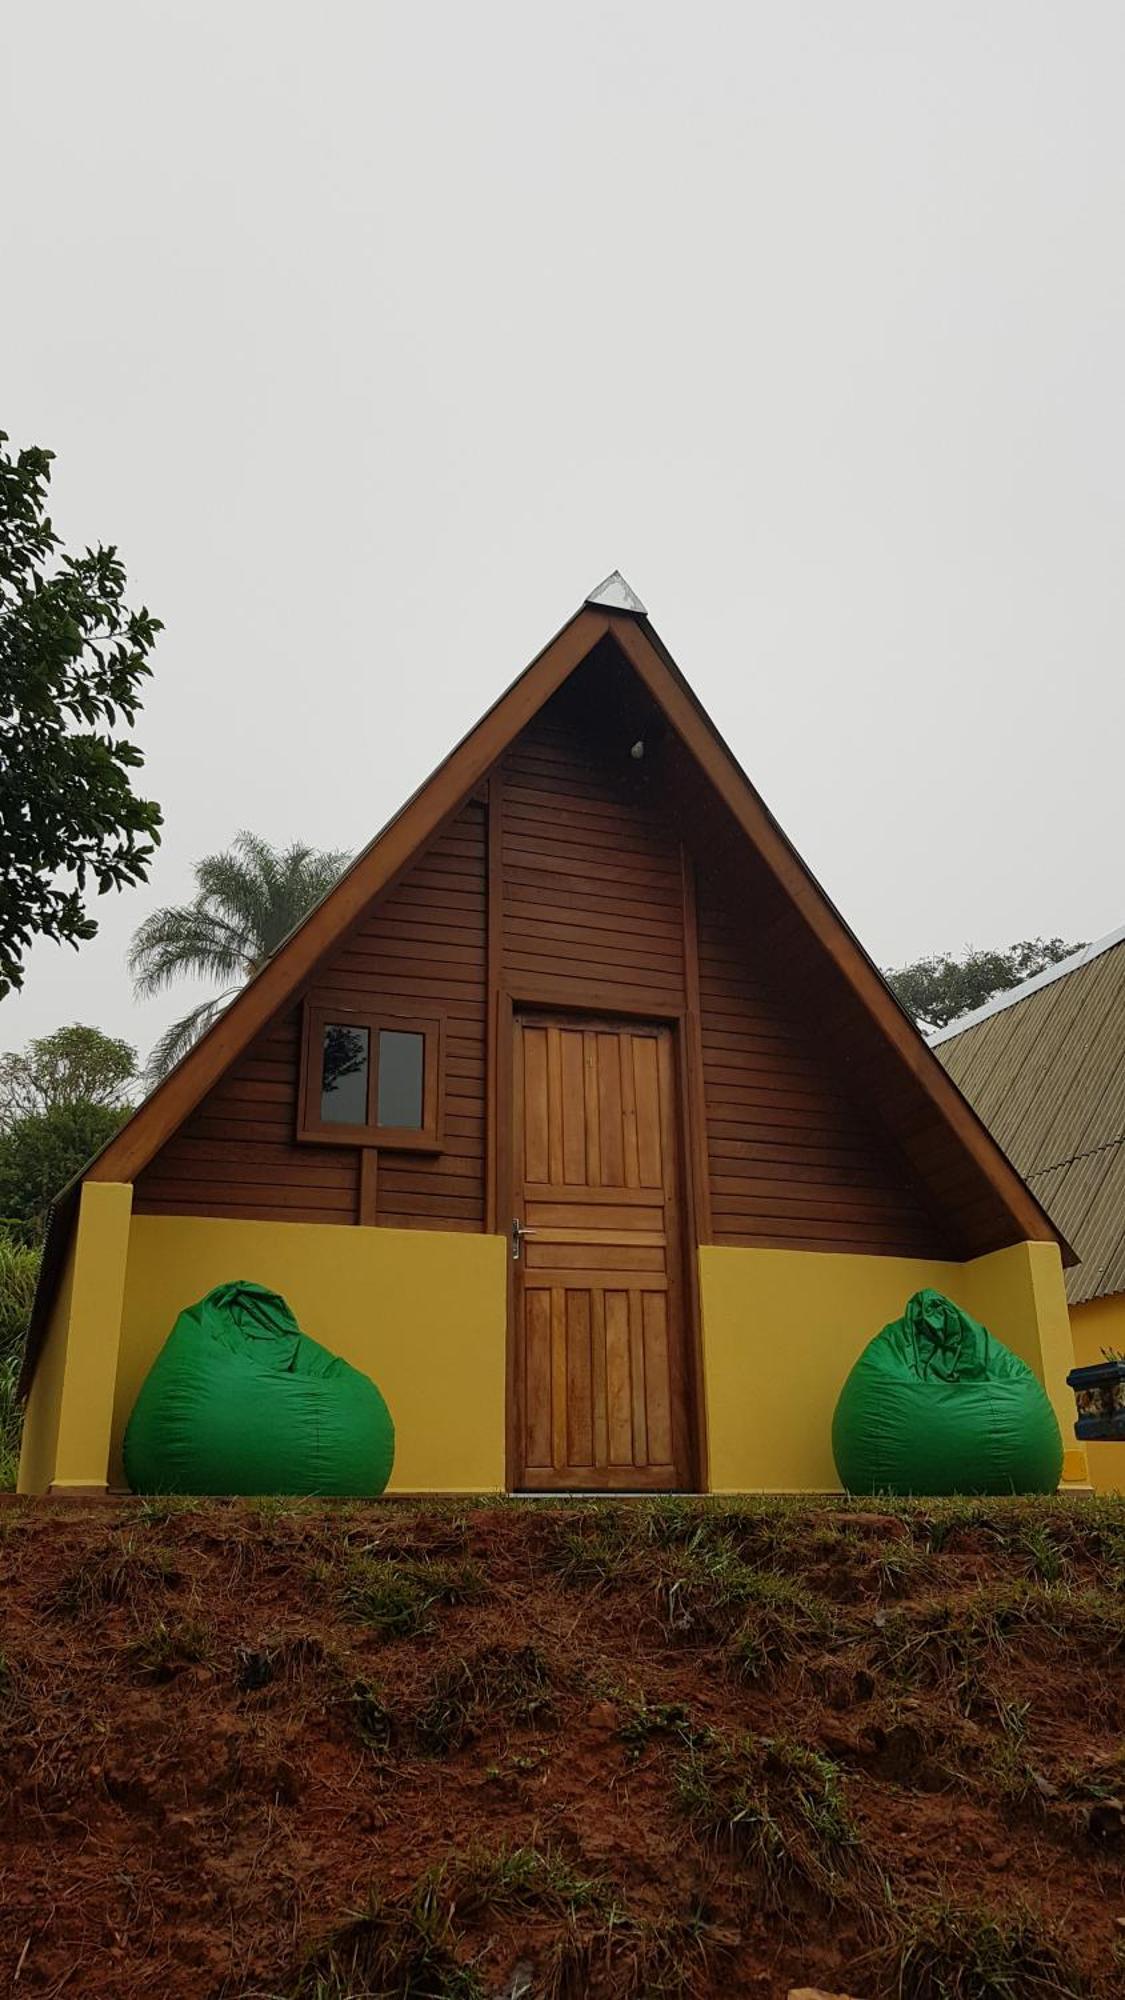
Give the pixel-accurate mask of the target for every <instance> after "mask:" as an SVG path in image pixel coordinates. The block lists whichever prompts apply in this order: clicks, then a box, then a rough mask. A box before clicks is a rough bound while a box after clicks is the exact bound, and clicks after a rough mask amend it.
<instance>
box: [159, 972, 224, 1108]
mask: <svg viewBox="0 0 1125 2000" xmlns="http://www.w3.org/2000/svg"><path fill="white" fill-rule="evenodd" d="M235 991H236V989H235V988H234V987H230V988H229V989H228V990H227V992H225V993H220V994H218V995H217V996H216V998H215V999H214V1000H202V1001H201V1002H200V1004H199V1006H198V1007H193V1008H192V1010H191V1012H190V1014H185V1015H184V1016H183V1019H182V1020H179V1021H173V1023H172V1026H171V1027H170V1028H165V1030H164V1033H163V1034H162V1035H161V1037H160V1040H159V1041H158V1042H157V1044H156V1046H155V1048H154V1049H153V1051H152V1054H151V1055H150V1056H149V1059H148V1061H147V1063H146V1064H145V1082H146V1083H147V1084H148V1087H149V1089H150V1090H151V1089H152V1088H153V1087H154V1086H155V1085H156V1084H158V1083H160V1082H161V1081H162V1080H163V1078H164V1077H166V1076H167V1074H168V1072H169V1070H171V1069H175V1067H176V1064H177V1063H178V1062H179V1061H180V1058H181V1057H182V1056H186V1054H187V1052H188V1050H189V1049H190V1048H191V1047H192V1046H193V1045H194V1044H195V1043H196V1042H197V1041H198V1040H199V1037H200V1036H201V1035H202V1034H205V1033H206V1031H207V1029H208V1028H209V1027H210V1026H211V1023H212V1021H214V1020H215V1019H216V1018H217V1016H218V1015H219V1014H221V1013H222V1010H223V1008H224V1007H225V1006H226V1004H227V1002H228V1000H230V999H231V998H232V997H233V995H234V993H235Z"/></svg>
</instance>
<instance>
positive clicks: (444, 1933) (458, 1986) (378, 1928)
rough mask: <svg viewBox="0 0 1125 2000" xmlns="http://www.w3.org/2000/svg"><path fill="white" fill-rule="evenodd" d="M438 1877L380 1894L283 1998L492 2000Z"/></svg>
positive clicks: (323, 1949) (311, 1962) (327, 1943)
mask: <svg viewBox="0 0 1125 2000" xmlns="http://www.w3.org/2000/svg"><path fill="white" fill-rule="evenodd" d="M458 1945H459V1938H458V1933H457V1931H456V1929H455V1927H454V1923H453V1917H452V1913H451V1911H450V1909H449V1905H448V1902H447V1901H446V1900H445V1898H444V1897H443V1895H442V1893H441V1889H440V1885H439V1884H438V1882H437V1881H436V1880H435V1878H434V1877H433V1876H424V1877H423V1878H422V1880H421V1882H419V1883H418V1884H417V1886H416V1887H415V1888H413V1889H411V1890H409V1891H408V1892H407V1893H406V1894H405V1895H400V1896H393V1897H378V1896H376V1897H373V1898H372V1900H371V1902H370V1903H369V1904H368V1907H367V1909H366V1910H365V1911H364V1912H363V1914H362V1915H360V1916H356V1917H353V1918H352V1919H351V1920H350V1922H348V1923H345V1924H342V1925H341V1926H340V1927H339V1928H338V1929H337V1930H336V1931H334V1932H333V1933H332V1934H331V1936H329V1937H328V1938H327V1939H326V1940H325V1941H324V1943H323V1944H321V1945H320V1946H319V1947H318V1948H317V1949H316V1950H315V1951H314V1952H313V1953H312V1954H311V1955H310V1956H309V1958H308V1959H307V1960H306V1962H305V1964H304V1965H303V1966H302V1968H301V1969H300V1971H299V1972H298V1974H297V1977H296V1979H295V1981H294V1982H293V1984H292V1985H291V1986H289V1987H287V1988H286V1990H285V1995H284V2000H398V1997H399V1996H401V2000H487V1996H486V1994H485V1989H484V1987H483V1985H482V1984H481V1981H480V1979H479V1978H478V1976H477V1974H476V1972H475V1971H474V1969H473V1967H472V1965H471V1964H465V1963H463V1962H462V1959H461V1958H460V1957H459V1955H458Z"/></svg>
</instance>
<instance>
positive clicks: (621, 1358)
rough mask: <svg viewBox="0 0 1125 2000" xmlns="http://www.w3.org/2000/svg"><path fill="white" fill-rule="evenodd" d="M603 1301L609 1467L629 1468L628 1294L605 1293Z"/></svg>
mask: <svg viewBox="0 0 1125 2000" xmlns="http://www.w3.org/2000/svg"><path fill="white" fill-rule="evenodd" d="M604 1297H605V1357H606V1413H607V1426H608V1433H609V1456H608V1463H609V1464H610V1465H611V1466H615V1465H621V1466H628V1465H631V1464H632V1463H633V1384H632V1376H631V1373H630V1350H629V1294H628V1291H606V1293H605V1295H604Z"/></svg>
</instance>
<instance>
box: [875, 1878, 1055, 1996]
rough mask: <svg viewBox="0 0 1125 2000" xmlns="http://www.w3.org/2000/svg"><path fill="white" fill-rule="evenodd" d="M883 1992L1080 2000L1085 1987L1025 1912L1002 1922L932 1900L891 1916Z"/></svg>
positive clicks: (986, 1913) (984, 1913)
mask: <svg viewBox="0 0 1125 2000" xmlns="http://www.w3.org/2000/svg"><path fill="white" fill-rule="evenodd" d="M891 1922H892V1929H893V1930H894V1931H895V1932H896V1933H897V1935H896V1936H895V1938H894V1942H893V1944H892V1945H891V1946H890V1948H889V1950H888V1951H887V1953H886V1954H885V1955H884V1963H883V1971H884V1977H885V1978H886V1979H887V1985H886V1988H885V1989H884V1990H886V1991H888V1992H890V1993H892V1994H894V1995H895V1996H896V2000H898V1996H899V1995H901V2000H1084V1996H1086V1995H1087V1994H1088V1993H1089V1992H1090V1987H1089V1985H1088V1983H1087V1982H1086V1981H1085V1980H1084V1979H1083V1978H1082V1977H1081V1975H1080V1974H1079V1973H1078V1972H1076V1971H1075V1970H1074V1969H1073V1967H1072V1966H1071V1965H1070V1964H1069V1963H1068V1960H1067V1957H1066V1954H1065V1953H1064V1951H1063V1950H1062V1948H1061V1947H1060V1945H1059V1943H1058V1941H1057V1940H1056V1939H1055V1938H1054V1937H1052V1936H1051V1935H1050V1933H1049V1932H1047V1931H1046V1930H1045V1929H1044V1928H1043V1926H1042V1925H1041V1924H1039V1923H1038V1922H1037V1921H1036V1919H1035V1918H1034V1917H1032V1916H1031V1914H1030V1913H1029V1912H1028V1911H1026V1910H1016V1911H1014V1912H1011V1913H1009V1914H1008V1915H1006V1916H997V1915H996V1914H994V1913H993V1912H991V1911H988V1910H983V1909H974V1908H958V1907H957V1906H956V1905H955V1904H953V1903H950V1902H944V1901H943V1902H937V1903H933V1904H930V1905H928V1906H926V1907H925V1908H923V1909H921V1910H918V1911H914V1912H910V1913H906V1912H903V1911H902V1910H896V1911H895V1912H894V1913H893V1916H892V1920H891Z"/></svg>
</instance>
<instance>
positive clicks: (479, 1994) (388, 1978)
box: [285, 1845, 737, 2000]
mask: <svg viewBox="0 0 1125 2000" xmlns="http://www.w3.org/2000/svg"><path fill="white" fill-rule="evenodd" d="M505 1920H508V1921H513V1920H515V1921H520V1920H522V1921H523V1922H524V1923H525V1924H530V1925H531V1926H532V1930H531V1942H530V1943H529V1944H528V1945H527V1946H526V1947H525V1949H524V1951H523V1952H522V1953H521V1963H522V1965H523V1966H524V1968H525V1969H524V1972H523V1975H522V1978H520V1979H510V1978H509V1979H505V1981H504V1984H503V1987H502V1988H499V1987H497V1986H496V1985H495V1984H493V1983H492V1980H491V1978H487V1977H486V1974H485V1971H484V1967H483V1963H482V1961H483V1959H484V1956H485V1953H486V1950H487V1945H488V1942H489V1938H488V1933H489V1932H490V1931H491V1930H492V1929H493V1928H494V1926H495V1925H496V1924H498V1923H502V1922H504V1921H505ZM544 1930H545V1933H546V1934H545V1936H544ZM733 1942H737V1938H736V1937H735V1936H733V1935H732V1934H731V1933H730V1932H729V1931H723V1930H722V1929H721V1928H720V1927H719V1926H717V1925H715V1924H714V1923H713V1922H712V1921H711V1920H710V1919H709V1918H708V1916H707V1915H706V1913H705V1912H704V1911H703V1910H702V1909H701V1908H693V1909H692V1910H690V1911H689V1912H688V1913H687V1914H686V1916H683V1917H676V1916H671V1917H665V1918H661V1919H652V1918H646V1917H642V1916H639V1915H638V1914H637V1913H636V1912H634V1911H633V1910H631V1909H630V1908H629V1907H628V1905H627V1903H626V1900H625V1898H624V1896H623V1895H622V1893H621V1892H620V1890H619V1889H617V1888H616V1887H615V1886H614V1885H613V1884H612V1883H611V1882H610V1881H608V1880H607V1879H606V1878H605V1877H602V1876H592V1875H587V1874H585V1873H584V1872H583V1871H582V1870H581V1869H578V1868H576V1867H575V1866H574V1864H573V1863H572V1862H571V1861H570V1860H569V1859H568V1858H567V1856H566V1855H565V1854H564V1853H563V1852H562V1851H561V1850H560V1849H558V1848H554V1847H545V1848H538V1847H535V1846H530V1845H523V1846H504V1845H501V1846H499V1847H497V1848H494V1849H493V1848H486V1847H477V1848H471V1849H469V1850H467V1851H466V1852H465V1853H463V1854H461V1855H458V1856H456V1857H455V1858H454V1859H453V1860H451V1861H450V1862H447V1863H445V1864H443V1865H439V1866H436V1867H434V1868H432V1869H430V1870H428V1871H427V1873H426V1874H425V1875H424V1876H423V1877H422V1878H421V1880H420V1881H419V1882H418V1883H416V1884H415V1886H414V1887H413V1888H412V1889H410V1890H408V1891H406V1892H405V1893H404V1894H401V1895H399V1896H397V1897H391V1898H376V1899H374V1900H373V1901H372V1903H371V1904H370V1906H369V1907H368V1909H367V1910H366V1911H365V1912H364V1913H363V1915H362V1916H360V1917H357V1918H353V1919H352V1920H351V1921H349V1922H348V1923H346V1924H345V1925H343V1926H341V1927H340V1929H339V1930H337V1931H336V1932H334V1933H333V1934H332V1935H331V1936H330V1937H329V1938H328V1939H326V1940H325V1941H324V1943H323V1944H321V1945H320V1946H319V1947H318V1948H317V1950H316V1951H315V1952H314V1953H313V1954H312V1955H311V1956H310V1957H309V1958H308V1959H307V1960H306V1962H305V1964H304V1966H303V1967H302V1968H301V1970H300V1972H299V1973H298V1976H297V1979H296V1981H295V1983H293V1984H292V1985H291V1986H289V1987H287V1988H286V1989H285V2000H490V1996H495V1995H497V1994H498V1993H499V1992H501V1991H503V1992H504V1993H512V1992H514V1993H521V1994H526V1995H527V1996H528V2000H531V1996H532V1995H534V1996H535V2000H588V1996H589V1995H590V1994H592V1993H598V1994H605V1995H612V1996H613V2000H673V1996H679V2000H686V1996H688V1995H698V1996H699V2000H704V1996H706V1995H709V1994H712V1993H713V1992H714V1991H715V1988H714V1985H713V1983H712V1972H713V1968H714V1967H715V1965H716V1963H717V1962H718V1960H719V1959H720V1958H721V1957H722V1956H724V1955H725V1954H726V1953H728V1952H729V1950H730V1948H731V1945H732V1943H733Z"/></svg>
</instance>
